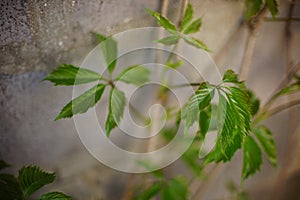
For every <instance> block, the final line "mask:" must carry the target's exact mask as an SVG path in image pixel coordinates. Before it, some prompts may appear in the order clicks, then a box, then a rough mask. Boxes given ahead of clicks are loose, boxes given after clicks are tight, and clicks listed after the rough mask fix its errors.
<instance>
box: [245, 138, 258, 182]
mask: <svg viewBox="0 0 300 200" xmlns="http://www.w3.org/2000/svg"><path fill="white" fill-rule="evenodd" d="M243 154H244V155H243V170H242V179H243V180H245V179H247V178H248V177H249V176H250V175H253V174H255V173H256V171H259V170H260V166H261V164H262V155H261V150H260V148H259V147H258V145H257V143H256V142H255V140H254V139H253V138H252V137H251V136H247V137H245V139H244V142H243Z"/></svg>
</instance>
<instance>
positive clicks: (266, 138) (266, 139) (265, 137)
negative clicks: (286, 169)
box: [254, 125, 277, 166]
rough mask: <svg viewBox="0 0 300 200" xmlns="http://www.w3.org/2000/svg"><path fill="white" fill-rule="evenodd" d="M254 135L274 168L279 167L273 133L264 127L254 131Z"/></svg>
mask: <svg viewBox="0 0 300 200" xmlns="http://www.w3.org/2000/svg"><path fill="white" fill-rule="evenodd" d="M254 134H255V136H256V138H257V139H258V141H259V143H260V144H261V146H262V148H263V150H264V152H265V154H266V156H267V158H268V160H269V162H270V163H271V164H272V165H273V166H277V153H276V146H275V141H274V138H273V135H272V132H271V131H270V130H269V129H268V128H267V127H265V126H263V125H262V126H259V127H257V128H255V129H254Z"/></svg>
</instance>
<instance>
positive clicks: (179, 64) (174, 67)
mask: <svg viewBox="0 0 300 200" xmlns="http://www.w3.org/2000/svg"><path fill="white" fill-rule="evenodd" d="M182 64H183V62H182V60H178V61H177V62H175V63H171V62H170V61H169V62H167V64H166V65H167V66H168V67H170V68H173V69H176V68H178V67H180V66H181V65H182Z"/></svg>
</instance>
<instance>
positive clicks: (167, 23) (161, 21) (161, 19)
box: [146, 9, 176, 31]
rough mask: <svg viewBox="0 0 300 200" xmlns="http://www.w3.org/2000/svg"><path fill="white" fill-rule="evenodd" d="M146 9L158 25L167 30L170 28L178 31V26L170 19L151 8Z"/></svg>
mask: <svg viewBox="0 0 300 200" xmlns="http://www.w3.org/2000/svg"><path fill="white" fill-rule="evenodd" d="M146 11H147V12H148V13H149V14H150V15H151V16H153V17H154V18H155V19H156V22H157V23H158V25H160V26H162V27H164V28H165V29H166V30H167V31H169V30H173V31H176V26H175V25H174V24H173V23H172V22H171V21H170V20H169V19H167V18H165V17H163V16H162V15H161V14H159V13H158V12H154V11H152V10H150V9H146Z"/></svg>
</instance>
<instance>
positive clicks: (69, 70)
mask: <svg viewBox="0 0 300 200" xmlns="http://www.w3.org/2000/svg"><path fill="white" fill-rule="evenodd" d="M100 79H101V76H100V74H98V73H97V72H94V71H91V70H88V69H84V68H79V67H75V66H73V65H69V64H62V65H61V66H59V67H57V68H56V69H55V70H54V71H53V72H51V73H50V75H49V76H47V77H46V78H45V79H44V80H48V81H51V82H52V83H54V85H79V84H84V83H90V82H93V81H98V80H100Z"/></svg>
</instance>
